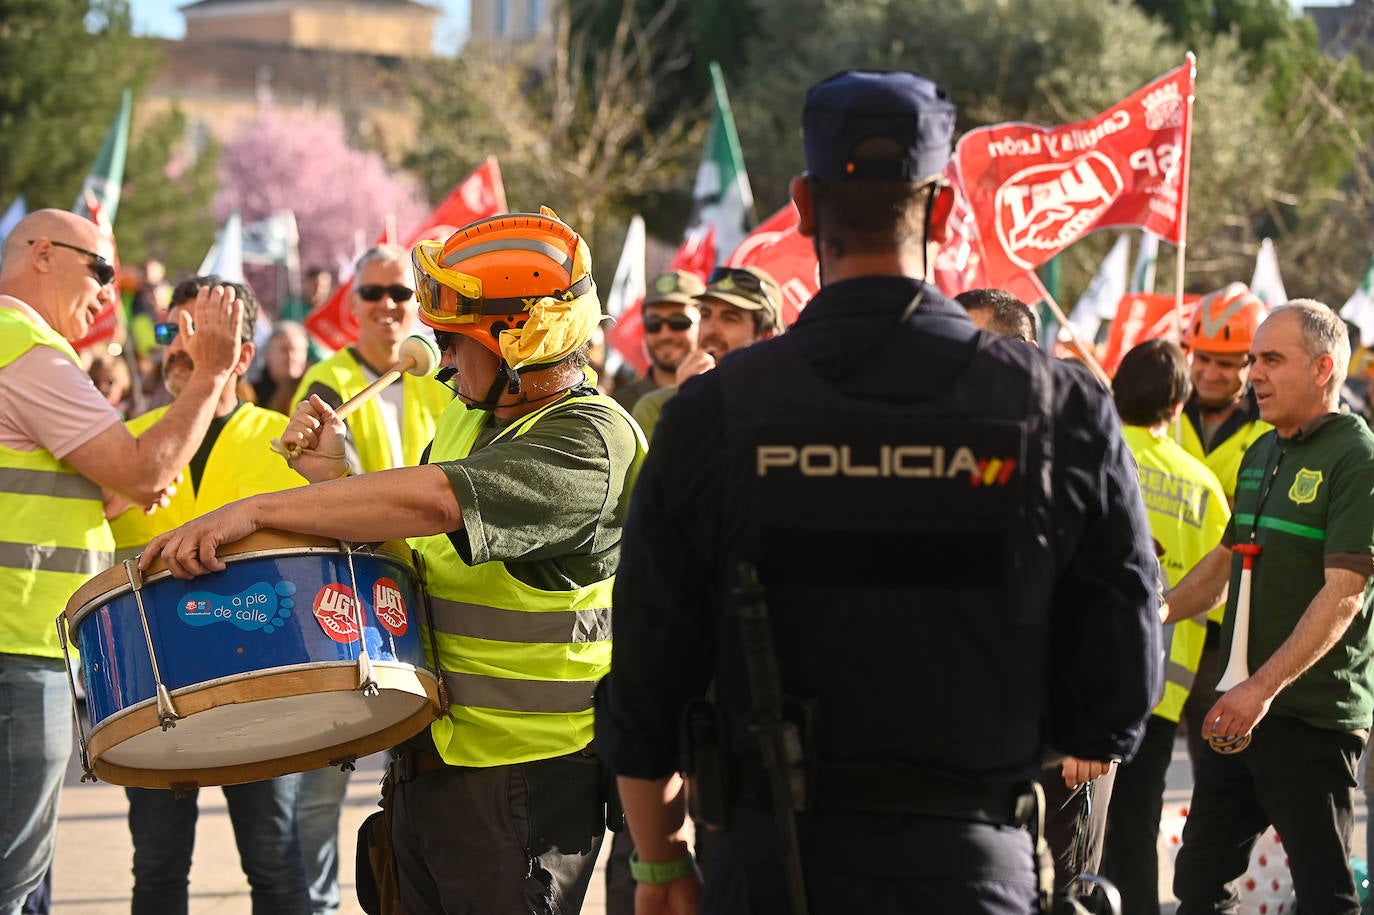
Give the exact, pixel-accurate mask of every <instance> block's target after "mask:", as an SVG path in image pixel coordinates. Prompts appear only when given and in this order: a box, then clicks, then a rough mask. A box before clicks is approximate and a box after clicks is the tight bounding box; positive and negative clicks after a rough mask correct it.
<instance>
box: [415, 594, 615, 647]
mask: <svg viewBox="0 0 1374 915" xmlns="http://www.w3.org/2000/svg"><path fill="white" fill-rule="evenodd" d="M430 613H431V614H432V615H433V617H434V628H435V629H437V630H438V631H439V632H444V633H448V634H449V635H466V636H472V637H474V638H479V639H490V640H491V641H495V642H538V643H544V644H552V645H569V644H577V643H581V642H601V641H604V640H606V639H609V638H610V637H611V608H610V607H598V608H596V609H593V610H549V611H545V612H542V613H541V612H537V611H525V610H499V609H497V608H496V607H487V606H484V605H482V604H468V603H463V602H462V601H456V600H444V599H443V598H440V597H431V598H430Z"/></svg>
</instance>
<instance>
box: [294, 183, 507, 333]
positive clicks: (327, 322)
mask: <svg viewBox="0 0 1374 915" xmlns="http://www.w3.org/2000/svg"><path fill="white" fill-rule="evenodd" d="M505 212H507V208H506V188H505V185H504V184H502V183H501V167H500V166H499V165H498V164H497V162H496V157H495V156H488V157H487V160H486V161H485V162H483V163H482V164H481V166H479V167H478V168H477V170H476V171H474V172H473V173H472V174H470V175H468V176H467V177H466V178H464V179H463V180H462V181H460V182H458V186H457V187H455V188H454V189H453V190H452V191H450V192H449V195H448V196H447V197H445V198H444V200H443V202H442V203H440V204H439V205H438V206H437V207H435V208H434V210H433V211H432V212H431V213H430V214H429V215H428V216H427V217H425V219H424V220H423V221H422V222H421V223H420V225H419V226H417V227H416V228H415V230H414V231H412V232H411V234H410V236H409V237H408V238H407V240H406V243H405V247H406V248H410V247H411V246H413V245H414V244H415V243H416V242H418V241H420V240H421V239H426V238H447V237H448V236H450V235H452V234H453V233H454V232H455V231H457V230H458V229H460V228H462V227H463V226H465V225H468V224H469V223H473V222H476V221H477V220H479V219H485V218H486V217H488V216H495V215H496V214H498V213H505ZM385 239H386V232H385V230H384V231H383V234H382V237H381V238H380V239H378V242H377V243H378V244H381V243H382V242H383V241H384V240H385ZM352 290H353V281H352V280H351V279H350V280H348V281H346V282H343V283H340V284H339V286H338V288H336V289H335V290H334V292H333V293H332V294H331V295H330V296H329V298H328V299H327V300H326V301H325V302H324V304H322V305H320V306H319V307H318V308H316V309H315V310H314V311H312V312H310V314H309V315H307V316H306V318H305V326H306V329H307V330H309V331H310V333H311V334H312V335H313V336H314V337H315V338H316V339H317V340H319V341H320V342H321V343H323V344H324V345H325V346H328V347H330V348H331V349H336V350H337V349H343V348H344V347H345V346H347V345H348V344H350V343H352V342H353V341H354V340H356V339H358V321H357V319H356V318H354V317H353V312H352V311H350V310H349V308H348V304H347V303H348V296H349V293H350V292H352Z"/></svg>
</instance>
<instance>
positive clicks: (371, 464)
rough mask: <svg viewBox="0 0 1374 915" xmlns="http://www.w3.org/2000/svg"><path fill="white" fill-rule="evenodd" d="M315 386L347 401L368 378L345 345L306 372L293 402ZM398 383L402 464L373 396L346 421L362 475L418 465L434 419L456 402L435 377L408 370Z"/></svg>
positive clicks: (427, 442) (304, 395)
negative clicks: (395, 455) (394, 453)
mask: <svg viewBox="0 0 1374 915" xmlns="http://www.w3.org/2000/svg"><path fill="white" fill-rule="evenodd" d="M314 384H322V385H324V386H325V387H327V388H329V389H330V390H331V391H334V392H335V393H336V394H338V395H339V400H340V401H344V400H348V398H350V397H352V396H353V395H354V394H357V393H358V392H359V391H361V390H362V389H363V388H365V387H367V379H366V378H364V377H363V370H362V368H361V367H360V366H359V365H358V360H356V359H354V358H353V353H352V352H350V351H349V350H347V349H341V350H339V351H338V352H337V353H335V354H334V355H332V356H330V357H329V358H328V359H325V360H324V361H322V362H317V363H315V364H314V365H312V366H311V367H310V368H309V369H307V370H306V373H305V376H304V377H303V378H301V383H300V386H299V387H297V388H296V396H295V397H293V398H291V402H292V403H293V404H297V403H300V402H301V401H302V400H304V399H305V397H306V395H307V393H308V392H309V391H310V387H311V386H312V385H314ZM400 384H401V387H402V390H403V392H404V394H403V396H402V400H401V402H402V416H401V457H402V460H401V463H399V464H397V463H395V462H394V461H393V460H392V458H391V436H390V435H389V434H388V433H387V429H386V421H385V420H384V419H383V418H382V408H381V406H380V405H379V404H378V403H377V401H376V399H375V398H374V399H373V400H370V401H368V402H367V403H365V404H363V405H362V406H360V407H358V409H357V410H355V411H354V412H353V413H352V414H351V415H349V416H348V418H346V419H345V420H344V422H345V423H346V424H347V426H348V431H349V433H350V434H351V435H352V436H353V444H354V445H355V446H356V447H357V449H358V460H359V461H360V462H361V463H362V470H363V472H364V473H371V472H372V471H374V470H390V469H391V468H393V467H414V466H415V465H416V464H418V463H420V455H421V454H423V453H424V450H425V446H426V445H428V444H429V443H430V440H431V439H432V438H434V425H435V421H436V420H437V419H438V418H439V414H440V413H442V412H444V408H445V407H447V406H448V405H449V403H450V402H452V400H453V392H452V391H450V390H449V389H448V388H446V387H444V386H443V385H442V384H440V383H439V382H437V381H435V380H434V379H433V378H429V377H425V378H420V377H419V376H416V375H411V374H409V373H406V374H405V375H402V376H401V381H400Z"/></svg>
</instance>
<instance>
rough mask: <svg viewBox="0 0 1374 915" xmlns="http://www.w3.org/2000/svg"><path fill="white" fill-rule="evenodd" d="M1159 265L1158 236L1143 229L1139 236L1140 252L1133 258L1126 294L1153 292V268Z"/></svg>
mask: <svg viewBox="0 0 1374 915" xmlns="http://www.w3.org/2000/svg"><path fill="white" fill-rule="evenodd" d="M1158 263H1159V236H1158V235H1156V234H1155V233H1153V232H1151V231H1150V230H1149V229H1145V230H1144V231H1143V232H1141V234H1140V251H1139V253H1137V254H1136V256H1135V269H1134V270H1132V271H1131V285H1130V288H1129V289H1128V290H1127V291H1128V292H1154V291H1155V266H1156V265H1157V264H1158Z"/></svg>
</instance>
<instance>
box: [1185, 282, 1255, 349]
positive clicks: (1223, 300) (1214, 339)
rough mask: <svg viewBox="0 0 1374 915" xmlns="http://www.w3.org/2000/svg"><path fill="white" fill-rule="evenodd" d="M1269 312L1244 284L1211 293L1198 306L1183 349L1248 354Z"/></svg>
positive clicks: (1186, 330) (1233, 284) (1186, 333)
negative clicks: (1257, 331) (1256, 332)
mask: <svg viewBox="0 0 1374 915" xmlns="http://www.w3.org/2000/svg"><path fill="white" fill-rule="evenodd" d="M1268 313H1269V309H1268V308H1266V307H1265V305H1264V300H1263V299H1261V298H1260V297H1259V296H1257V295H1255V294H1254V293H1253V292H1251V291H1250V287H1249V286H1246V285H1245V284H1244V283H1232V284H1231V285H1229V286H1226V287H1224V288H1222V289H1218V290H1216V291H1215V292H1209V293H1208V294H1207V295H1205V296H1203V297H1202V299H1201V300H1199V301H1198V303H1197V310H1196V311H1194V312H1193V317H1192V320H1190V321H1189V322H1188V326H1187V328H1185V330H1184V334H1183V345H1184V346H1186V347H1188V348H1190V349H1199V350H1203V351H1205V352H1209V353H1248V352H1250V344H1251V342H1253V341H1254V339H1255V331H1256V329H1258V328H1259V326H1260V322H1262V321H1263V320H1264V318H1265V316H1266V315H1268Z"/></svg>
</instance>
